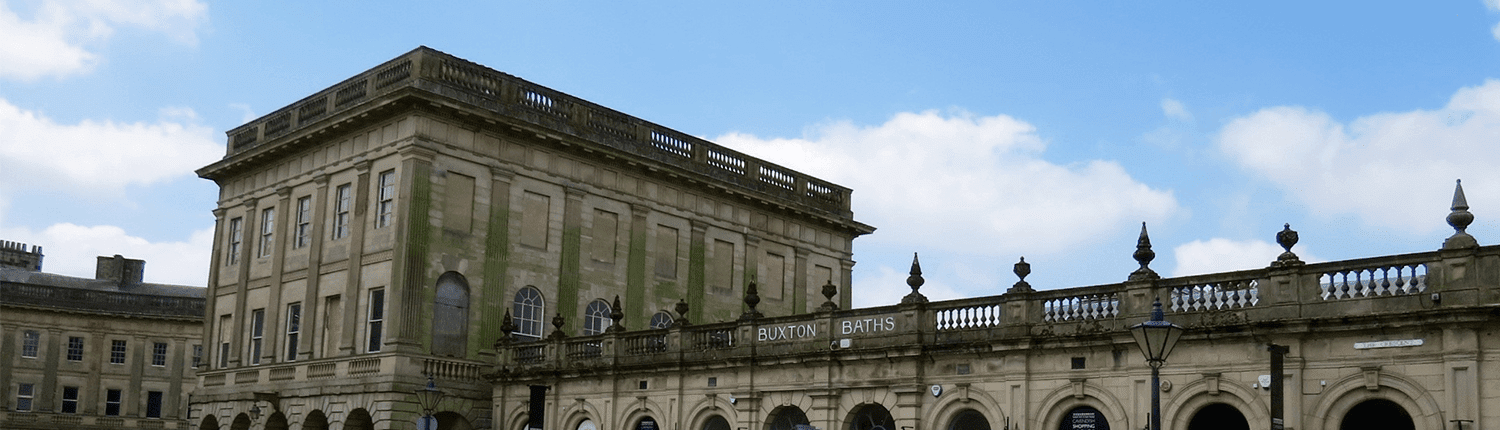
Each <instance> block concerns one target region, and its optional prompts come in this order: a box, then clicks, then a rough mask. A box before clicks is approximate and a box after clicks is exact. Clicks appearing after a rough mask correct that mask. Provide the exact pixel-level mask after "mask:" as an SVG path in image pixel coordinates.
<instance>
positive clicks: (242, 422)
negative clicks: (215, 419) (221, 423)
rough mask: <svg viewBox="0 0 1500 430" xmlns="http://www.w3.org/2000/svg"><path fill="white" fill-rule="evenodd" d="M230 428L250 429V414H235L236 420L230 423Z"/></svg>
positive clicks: (238, 429) (235, 429)
mask: <svg viewBox="0 0 1500 430" xmlns="http://www.w3.org/2000/svg"><path fill="white" fill-rule="evenodd" d="M229 430H250V416H249V415H245V414H243V413H241V414H239V415H235V416H234V422H231V423H229Z"/></svg>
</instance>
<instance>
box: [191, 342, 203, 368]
mask: <svg viewBox="0 0 1500 430" xmlns="http://www.w3.org/2000/svg"><path fill="white" fill-rule="evenodd" d="M202 365H203V345H193V368H194V369H197V368H198V367H199V366H202Z"/></svg>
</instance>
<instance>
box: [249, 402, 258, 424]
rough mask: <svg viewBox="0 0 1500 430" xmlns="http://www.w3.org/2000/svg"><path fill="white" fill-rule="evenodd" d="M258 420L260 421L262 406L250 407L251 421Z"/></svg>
mask: <svg viewBox="0 0 1500 430" xmlns="http://www.w3.org/2000/svg"><path fill="white" fill-rule="evenodd" d="M258 419H260V405H258V404H253V405H250V421H255V420H258Z"/></svg>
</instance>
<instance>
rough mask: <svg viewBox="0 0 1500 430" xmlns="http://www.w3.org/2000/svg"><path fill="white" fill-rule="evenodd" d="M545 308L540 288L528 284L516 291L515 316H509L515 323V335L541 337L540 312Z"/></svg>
mask: <svg viewBox="0 0 1500 430" xmlns="http://www.w3.org/2000/svg"><path fill="white" fill-rule="evenodd" d="M545 310H546V304H545V303H544V302H543V301H542V292H541V290H537V289H536V287H533V286H529V285H528V286H526V287H525V288H522V289H521V291H517V292H516V301H515V305H514V309H513V312H514V313H515V316H512V317H511V319H512V320H514V322H515V324H516V335H517V336H524V337H531V338H537V339H541V338H542V312H543V311H545Z"/></svg>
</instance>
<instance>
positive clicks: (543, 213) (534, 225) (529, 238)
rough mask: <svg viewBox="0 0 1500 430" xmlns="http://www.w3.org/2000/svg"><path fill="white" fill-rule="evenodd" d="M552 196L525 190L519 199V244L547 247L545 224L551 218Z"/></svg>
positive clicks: (539, 247)
mask: <svg viewBox="0 0 1500 430" xmlns="http://www.w3.org/2000/svg"><path fill="white" fill-rule="evenodd" d="M551 212H552V198H551V197H548V196H546V195H543V194H537V193H533V192H530V191H527V192H526V193H525V194H524V195H523V196H522V200H521V244H522V245H526V246H530V247H532V248H538V249H547V225H548V222H547V221H548V220H549V219H551V216H552V215H551Z"/></svg>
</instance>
